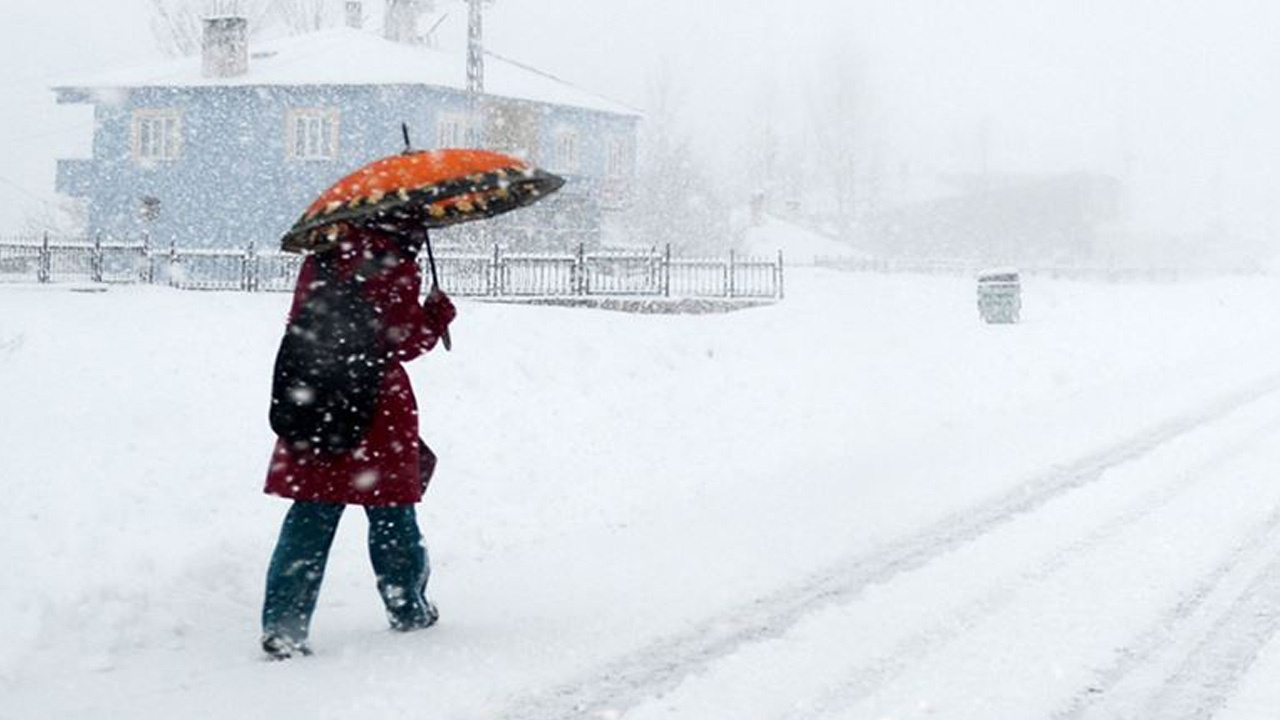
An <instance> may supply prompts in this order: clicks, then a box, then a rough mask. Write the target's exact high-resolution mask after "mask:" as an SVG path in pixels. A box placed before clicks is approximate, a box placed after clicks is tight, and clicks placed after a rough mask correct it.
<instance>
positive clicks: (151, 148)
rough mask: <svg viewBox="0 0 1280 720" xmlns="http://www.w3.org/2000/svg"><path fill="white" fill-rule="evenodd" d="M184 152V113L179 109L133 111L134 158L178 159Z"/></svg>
mask: <svg viewBox="0 0 1280 720" xmlns="http://www.w3.org/2000/svg"><path fill="white" fill-rule="evenodd" d="M181 154H182V115H181V113H179V112H178V111H177V110H153V109H148V110H134V111H133V159H134V160H137V161H139V162H155V161H159V160H177V159H178V157H179V156H181Z"/></svg>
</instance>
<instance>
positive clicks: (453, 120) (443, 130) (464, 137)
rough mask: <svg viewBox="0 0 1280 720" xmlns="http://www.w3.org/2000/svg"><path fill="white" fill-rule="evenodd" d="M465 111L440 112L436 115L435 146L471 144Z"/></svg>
mask: <svg viewBox="0 0 1280 720" xmlns="http://www.w3.org/2000/svg"><path fill="white" fill-rule="evenodd" d="M468 124H469V123H468V118H467V113H464V112H441V113H439V114H438V115H436V147H437V148H465V147H469V146H470V145H471V141H470V139H469V135H470V134H471V133H469V132H468V128H467V125H468Z"/></svg>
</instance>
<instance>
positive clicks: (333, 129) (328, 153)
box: [285, 107, 342, 162]
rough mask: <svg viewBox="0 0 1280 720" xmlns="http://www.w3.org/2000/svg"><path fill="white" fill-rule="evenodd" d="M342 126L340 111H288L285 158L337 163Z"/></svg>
mask: <svg viewBox="0 0 1280 720" xmlns="http://www.w3.org/2000/svg"><path fill="white" fill-rule="evenodd" d="M341 122H342V116H341V113H340V111H339V110H338V109H337V108H321V107H302V108H289V111H288V112H287V113H285V156H286V157H288V158H289V159H290V160H297V161H299V162H332V161H334V160H337V159H338V137H339V135H338V131H339V128H340V124H341ZM300 143H301V145H302V146H301V147H299V144H300Z"/></svg>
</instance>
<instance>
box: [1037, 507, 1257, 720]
mask: <svg viewBox="0 0 1280 720" xmlns="http://www.w3.org/2000/svg"><path fill="white" fill-rule="evenodd" d="M1278 530H1280V508H1277V509H1275V510H1273V511H1272V512H1271V513H1270V514H1269V515H1268V516H1267V517H1266V519H1264V520H1262V521H1261V522H1259V523H1257V524H1255V525H1254V526H1253V527H1252V528H1250V530H1249V532H1248V533H1247V534H1246V535H1245V537H1244V539H1243V541H1242V542H1240V543H1239V544H1238V545H1236V547H1235V549H1234V550H1233V551H1232V552H1231V553H1230V554H1229V555H1228V556H1227V557H1226V558H1225V559H1224V560H1223V561H1222V562H1221V563H1219V564H1218V565H1217V566H1215V567H1214V568H1213V570H1211V571H1210V572H1209V573H1207V574H1205V575H1204V576H1202V577H1201V578H1200V579H1199V580H1198V581H1197V582H1196V583H1195V585H1193V586H1192V587H1191V588H1190V589H1189V590H1188V592H1186V593H1185V594H1183V595H1182V596H1181V597H1180V598H1178V601H1177V603H1176V604H1174V605H1173V607H1171V608H1169V610H1168V611H1166V612H1165V613H1163V614H1161V615H1160V616H1159V617H1158V618H1157V619H1156V620H1155V621H1153V622H1152V623H1151V624H1150V626H1148V628H1147V629H1146V630H1145V631H1144V632H1142V633H1141V634H1140V635H1139V636H1138V637H1137V638H1136V639H1135V640H1134V641H1133V642H1131V643H1129V644H1128V645H1126V646H1125V647H1123V648H1120V649H1118V650H1117V654H1118V659H1117V661H1116V662H1115V664H1113V665H1112V666H1111V667H1109V668H1107V669H1105V670H1104V671H1103V672H1102V673H1101V674H1100V675H1099V676H1098V679H1097V680H1096V681H1095V682H1093V683H1090V685H1089V687H1088V688H1085V689H1083V690H1081V691H1080V692H1079V693H1077V694H1076V696H1075V697H1074V698H1073V699H1072V700H1071V701H1070V702H1069V703H1068V704H1067V705H1066V707H1064V708H1063V709H1061V710H1059V711H1057V712H1055V713H1054V714H1053V720H1079V719H1080V718H1087V717H1094V716H1101V717H1129V716H1130V714H1129V713H1128V712H1126V711H1123V710H1120V709H1119V708H1117V707H1114V705H1117V704H1119V703H1116V702H1113V700H1114V698H1113V693H1114V691H1115V690H1116V689H1117V687H1119V686H1120V685H1121V684H1122V683H1124V682H1125V681H1126V680H1128V679H1130V678H1131V676H1132V675H1133V674H1134V672H1135V671H1138V670H1140V669H1141V668H1143V667H1145V666H1146V665H1148V664H1150V663H1151V662H1153V660H1154V658H1155V657H1156V656H1157V655H1158V654H1159V653H1160V652H1162V651H1165V650H1167V649H1168V648H1170V647H1172V646H1173V645H1175V644H1176V643H1177V642H1178V641H1179V639H1180V634H1179V632H1178V630H1177V628H1180V627H1184V628H1185V626H1186V625H1188V624H1189V623H1190V622H1192V621H1193V620H1194V619H1195V618H1196V616H1197V615H1201V614H1203V613H1205V612H1208V611H1209V610H1210V606H1211V603H1210V601H1211V600H1212V599H1213V598H1214V596H1215V595H1217V594H1219V593H1220V592H1221V590H1220V589H1221V588H1222V587H1223V586H1224V585H1226V584H1228V583H1229V582H1230V581H1231V578H1232V576H1233V575H1236V574H1238V573H1239V571H1240V568H1241V566H1242V565H1243V564H1246V563H1248V562H1249V561H1250V560H1251V559H1254V558H1258V557H1265V556H1269V555H1272V554H1275V553H1276V551H1277V550H1280V534H1278V533H1277V531H1278ZM1268 583H1269V584H1268ZM1276 583H1280V560H1276V561H1273V562H1272V563H1271V564H1270V565H1268V566H1267V567H1266V568H1265V569H1264V570H1263V572H1262V573H1261V574H1260V575H1258V576H1257V577H1255V578H1254V579H1253V580H1252V581H1251V582H1250V583H1249V585H1248V587H1246V588H1245V590H1244V592H1243V593H1241V594H1238V595H1237V596H1236V599H1235V600H1234V601H1233V602H1232V604H1231V606H1230V607H1229V608H1228V609H1227V611H1226V612H1225V613H1224V615H1223V616H1222V618H1220V619H1219V620H1218V621H1217V622H1215V623H1214V626H1213V629H1212V630H1211V631H1210V632H1209V635H1208V639H1206V640H1204V641H1202V642H1201V643H1199V645H1198V646H1197V647H1196V648H1195V649H1194V650H1193V651H1192V652H1191V654H1190V655H1189V656H1188V659H1187V660H1186V661H1185V662H1184V663H1183V666H1182V669H1180V670H1179V671H1177V672H1176V673H1175V676H1174V677H1170V678H1167V679H1165V680H1164V682H1163V683H1162V684H1161V688H1162V689H1161V690H1160V691H1158V692H1157V694H1156V696H1155V697H1152V698H1151V699H1150V701H1149V703H1148V704H1155V703H1156V702H1157V700H1158V699H1159V698H1160V697H1161V696H1171V695H1172V694H1175V693H1176V692H1178V691H1179V690H1180V689H1181V690H1188V689H1190V688H1192V687H1196V686H1201V684H1199V683H1196V682H1194V681H1193V679H1192V678H1191V677H1190V676H1191V675H1194V674H1197V673H1198V674H1200V675H1205V674H1206V672H1205V671H1206V670H1207V671H1208V672H1209V673H1212V672H1213V671H1214V669H1215V668H1214V665H1210V666H1209V667H1208V668H1204V667H1200V668H1199V669H1198V670H1197V669H1196V666H1197V665H1198V664H1199V663H1200V662H1201V661H1202V660H1206V659H1207V661H1208V662H1210V663H1214V664H1217V663H1222V662H1223V659H1222V653H1216V654H1215V653H1209V652H1208V648H1207V646H1209V645H1213V644H1218V645H1224V648H1222V649H1224V650H1228V651H1230V650H1231V649H1233V648H1234V649H1236V650H1239V649H1244V650H1248V651H1249V653H1250V657H1249V662H1248V664H1251V663H1252V659H1253V657H1254V656H1256V654H1257V653H1258V652H1259V651H1261V649H1262V647H1263V645H1265V644H1266V642H1267V641H1268V640H1269V639H1270V638H1271V636H1272V635H1274V634H1275V632H1276V630H1277V629H1280V624H1278V623H1277V621H1280V604H1277V601H1272V603H1271V605H1272V607H1271V608H1270V609H1269V615H1271V616H1273V617H1271V618H1270V619H1269V622H1270V627H1269V628H1264V630H1266V632H1264V633H1262V635H1261V636H1259V637H1257V638H1256V639H1257V642H1244V643H1241V642H1238V640H1239V638H1238V634H1239V631H1237V632H1236V633H1232V632H1229V630H1230V628H1227V627H1226V626H1227V625H1228V624H1230V621H1231V618H1233V617H1236V616H1238V615H1239V614H1240V611H1239V608H1240V607H1242V606H1243V605H1245V604H1246V603H1249V602H1254V601H1256V600H1257V599H1258V598H1257V596H1258V595H1259V593H1260V592H1261V590H1262V589H1263V588H1269V591H1270V592H1272V597H1275V598H1280V592H1277V590H1278V588H1277V586H1276ZM1266 614H1267V613H1264V615H1260V616H1258V617H1259V618H1264V617H1265V615H1266ZM1238 620H1239V618H1236V622H1238ZM1256 629H1257V628H1251V627H1246V628H1245V629H1244V630H1245V632H1246V634H1249V635H1250V636H1251V637H1253V635H1254V634H1253V633H1252V630H1256ZM1237 664H1238V663H1237ZM1222 667H1227V665H1223V666H1222ZM1218 669H1221V668H1218ZM1246 669H1247V664H1246V665H1245V667H1243V668H1240V671H1239V672H1238V673H1237V674H1236V675H1235V676H1234V678H1232V677H1225V678H1224V677H1218V678H1217V680H1216V682H1213V683H1210V684H1208V685H1204V686H1203V687H1206V688H1216V689H1217V690H1218V691H1219V693H1218V697H1217V698H1216V700H1217V702H1216V704H1212V705H1213V707H1214V708H1215V709H1216V708H1217V707H1220V706H1221V704H1222V703H1223V702H1225V700H1226V698H1227V697H1228V695H1229V690H1230V689H1231V687H1234V684H1235V683H1234V681H1238V680H1239V679H1240V677H1242V676H1243V671H1244V670H1246ZM1179 675H1182V676H1185V677H1179ZM1228 680H1231V681H1232V682H1227V681H1228ZM1201 700H1202V702H1198V703H1192V704H1193V705H1198V706H1207V705H1210V703H1207V702H1204V700H1206V698H1202V699H1201ZM1133 717H1152V718H1157V717H1158V718H1162V719H1163V718H1169V719H1170V720H1172V719H1173V718H1181V717H1211V713H1210V714H1209V715H1181V714H1178V713H1177V712H1174V711H1172V710H1170V709H1168V708H1166V709H1164V710H1161V711H1154V710H1152V709H1151V708H1148V709H1147V710H1145V711H1142V712H1141V713H1139V714H1137V715H1133Z"/></svg>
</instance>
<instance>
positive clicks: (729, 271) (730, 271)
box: [725, 249, 737, 297]
mask: <svg viewBox="0 0 1280 720" xmlns="http://www.w3.org/2000/svg"><path fill="white" fill-rule="evenodd" d="M736 274H737V273H736V272H735V269H734V257H733V250H732V249H730V250H729V265H728V266H727V267H726V268H725V276H726V277H725V295H726V296H728V297H733V276H734V275H736Z"/></svg>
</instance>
